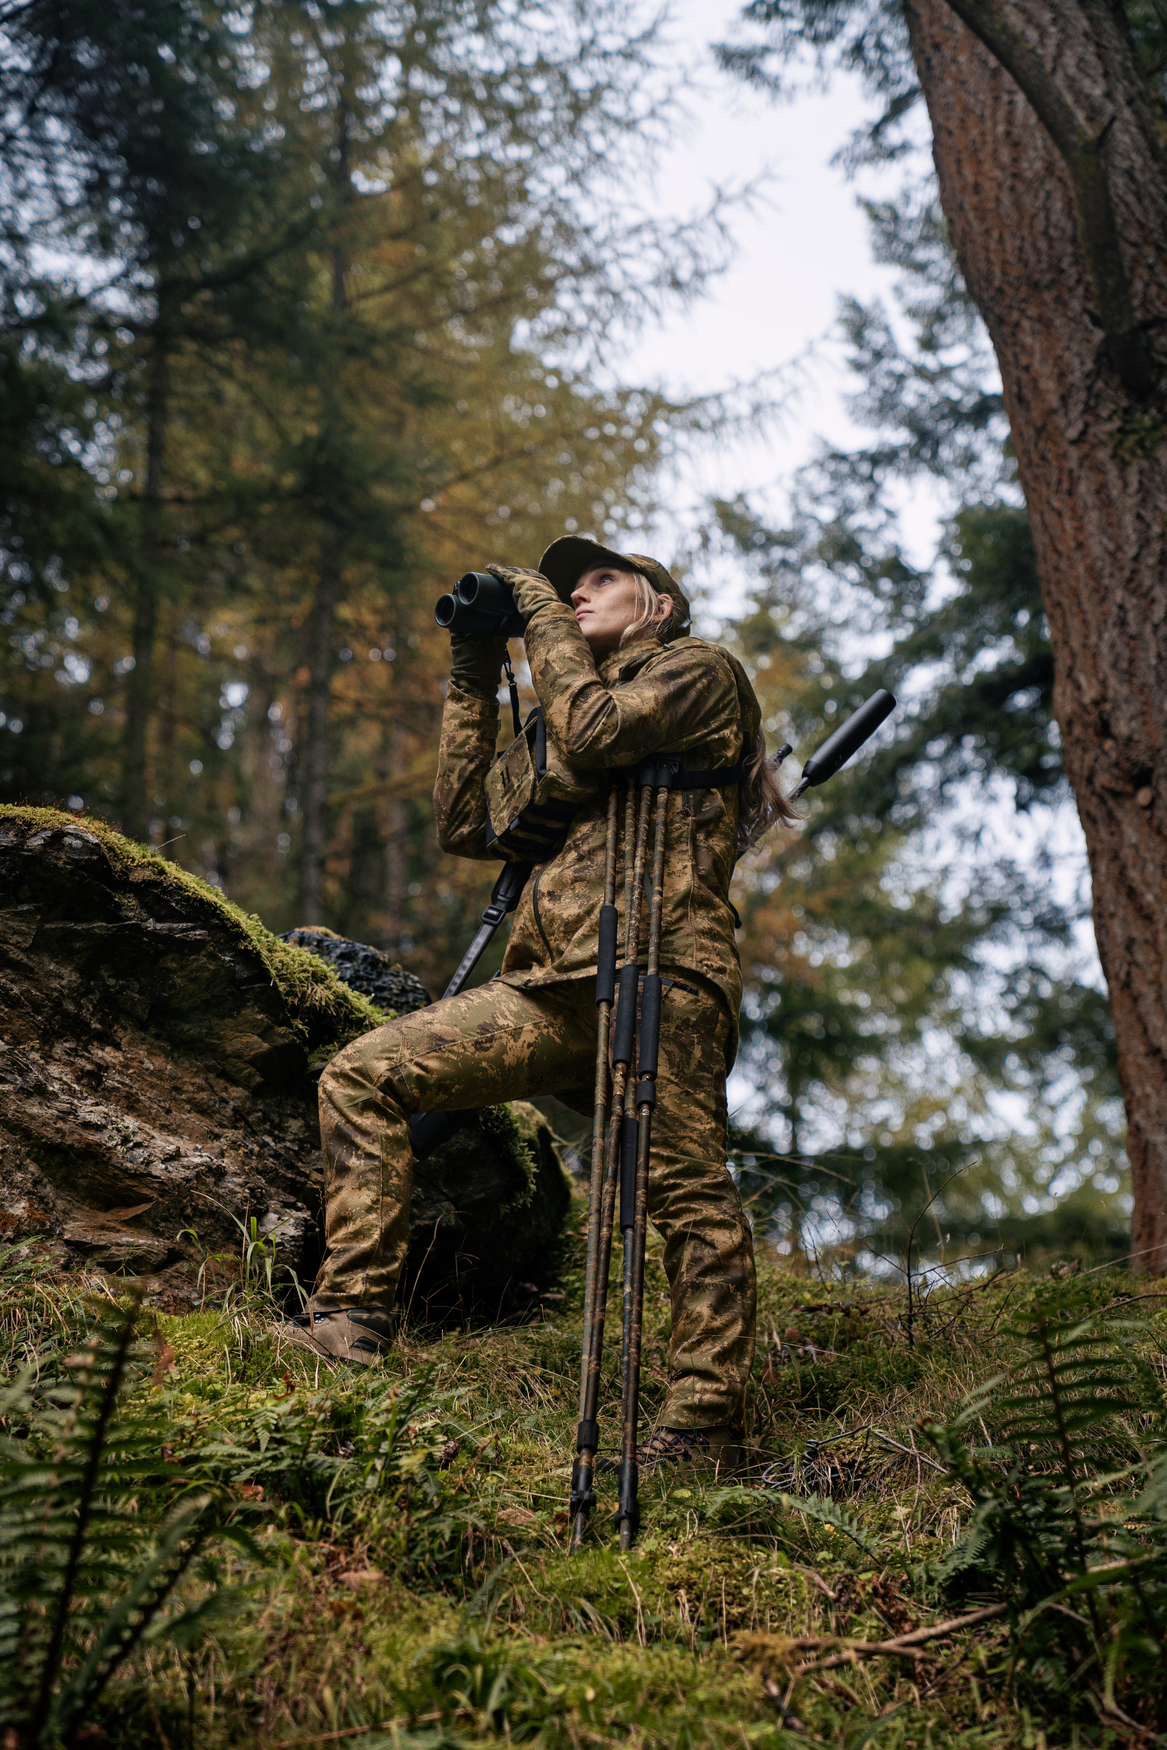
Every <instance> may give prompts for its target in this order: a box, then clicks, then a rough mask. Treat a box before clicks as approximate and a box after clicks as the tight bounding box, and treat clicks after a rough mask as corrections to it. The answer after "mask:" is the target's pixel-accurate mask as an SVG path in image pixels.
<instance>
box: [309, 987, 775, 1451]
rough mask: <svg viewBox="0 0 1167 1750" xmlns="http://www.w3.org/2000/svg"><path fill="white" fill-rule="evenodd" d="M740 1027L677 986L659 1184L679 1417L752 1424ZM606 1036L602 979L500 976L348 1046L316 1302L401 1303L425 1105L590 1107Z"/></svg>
mask: <svg viewBox="0 0 1167 1750" xmlns="http://www.w3.org/2000/svg"><path fill="white" fill-rule="evenodd" d="M728 1034H729V1018H728V1015H727V1014H726V1013H725V1010H724V1009H723V1008H722V1007H721V1005H720V1004H718V1003H717V1002H716V1001H715V1000H714V999H713V998H711V997H710V996H708V995H704V994H698V993H697V992H696V991H693V990H690V989H686V988H685V987H684V986H683V985H679V984H676V983H672V984H670V985H669V986H668V988H667V989H666V990H665V994H664V1002H663V1006H662V1015H661V1042H660V1072H659V1078H658V1081H657V1090H658V1093H657V1106H656V1112H655V1115H654V1119H653V1128H652V1157H651V1161H650V1166H649V1191H648V1199H649V1200H648V1213H649V1217H650V1219H651V1221H652V1223H653V1225H654V1227H655V1228H656V1229H657V1231H658V1233H659V1234H660V1235H661V1237H662V1239H663V1240H664V1260H663V1261H664V1268H665V1274H666V1276H667V1278H668V1283H669V1290H670V1296H671V1303H672V1334H671V1339H670V1343H669V1356H668V1364H669V1385H668V1391H667V1396H666V1401H665V1405H664V1409H663V1411H662V1413H661V1423H662V1425H663V1426H665V1427H672V1428H691V1429H700V1428H713V1427H718V1426H723V1425H726V1424H728V1425H729V1426H730V1427H733V1428H738V1429H740V1428H742V1426H743V1423H744V1407H745V1391H746V1381H747V1379H748V1377H749V1370H750V1364H751V1362H752V1360H753V1351H754V1324H755V1313H756V1297H755V1287H754V1253H753V1241H752V1238H751V1234H750V1229H749V1225H748V1223H747V1221H746V1219H745V1216H744V1214H743V1212H742V1206H741V1200H740V1198H739V1196H738V1193H737V1187H736V1186H735V1184H734V1182H733V1180H732V1178H731V1177H730V1174H729V1171H728V1169H727V1167H726V1164H725V1143H726V1136H725V1129H726V1108H725V1046H726V1040H727V1037H728ZM595 1050H596V1010H595V985H594V983H593V981H592V980H591V979H576V980H572V981H570V982H564V983H562V984H544V985H537V986H533V987H531V986H529V987H527V988H526V989H520V988H516V987H514V986H512V985H509V984H504V983H502V982H501V981H500V980H497V979H496V980H493V981H491V982H490V983H489V984H485V985H481V986H479V987H478V988H476V989H474V990H470V991H464V992H463V993H462V994H461V995H460V996H456V997H451V998H449V999H448V1000H446V1001H443V1002H440V1003H435V1004H434V1005H433V1006H432V1007H430V1008H427V1009H421V1010H418V1011H417V1012H415V1013H414V1014H412V1015H406V1016H403V1017H402V1019H401V1020H398V1021H391V1022H390V1023H389V1024H388V1025H387V1026H385V1027H378V1028H376V1029H375V1031H373V1032H371V1033H366V1034H365V1035H364V1036H363V1037H362V1038H360V1039H357V1040H355V1041H354V1043H353V1044H351V1045H349V1046H347V1047H346V1048H345V1049H344V1050H343V1051H341V1052H338V1053H337V1055H336V1057H334V1058H333V1060H332V1062H331V1063H330V1064H329V1066H328V1068H327V1069H326V1070H325V1072H324V1074H323V1076H322V1077H321V1080H320V1128H321V1135H322V1140H323V1146H324V1163H325V1194H326V1199H327V1207H326V1218H325V1237H326V1242H327V1251H326V1254H325V1258H324V1262H323V1264H322V1265H321V1268H320V1273H319V1276H318V1278H317V1282H316V1291H315V1294H314V1296H313V1301H314V1304H315V1305H316V1306H318V1307H321V1308H324V1307H343V1306H375V1305H376V1306H386V1307H389V1306H392V1305H393V1301H394V1296H395V1294H396V1291H397V1284H398V1279H399V1277H400V1275H401V1270H402V1267H403V1264H404V1261H405V1253H406V1247H407V1245H408V1241H409V1207H410V1196H411V1191H412V1183H413V1154H412V1150H411V1147H410V1133H409V1118H410V1115H411V1114H412V1113H415V1112H441V1111H446V1112H449V1111H458V1110H461V1109H464V1108H467V1107H477V1106H493V1105H497V1104H498V1103H499V1102H500V1101H504V1100H512V1099H524V1098H528V1097H531V1096H537V1095H539V1094H556V1095H558V1096H559V1097H560V1098H563V1097H564V1096H565V1095H566V1096H567V1098H568V1103H569V1104H571V1105H575V1106H578V1107H580V1108H584V1107H586V1106H590V1103H591V1086H592V1081H593V1076H594V1064H595ZM585 1089H586V1090H587V1092H586V1093H583V1092H582V1090H585Z"/></svg>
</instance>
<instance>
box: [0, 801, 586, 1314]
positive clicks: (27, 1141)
mask: <svg viewBox="0 0 1167 1750" xmlns="http://www.w3.org/2000/svg"><path fill="white" fill-rule="evenodd" d="M373 952H375V951H373ZM0 1008H2V1009H3V1011H4V1015H5V1026H4V1029H3V1037H2V1038H0V1240H3V1239H5V1238H14V1239H28V1238H37V1237H39V1238H42V1239H45V1240H48V1241H56V1242H62V1243H63V1245H64V1247H65V1249H66V1250H65V1255H66V1257H67V1258H68V1259H70V1260H71V1261H73V1262H74V1263H76V1264H78V1265H84V1266H86V1267H88V1268H91V1269H92V1268H95V1267H96V1268H102V1269H106V1270H112V1271H116V1272H118V1273H121V1274H129V1275H136V1276H139V1277H142V1278H144V1279H145V1281H146V1284H147V1294H148V1298H150V1299H151V1300H152V1301H153V1302H154V1303H155V1304H157V1305H160V1306H163V1307H165V1308H167V1309H169V1310H174V1311H181V1310H184V1308H186V1307H188V1306H189V1305H190V1304H192V1303H193V1301H194V1299H195V1298H196V1294H197V1293H201V1288H202V1286H205V1284H206V1283H208V1282H209V1283H210V1284H211V1286H212V1289H213V1290H215V1291H216V1292H221V1291H222V1290H223V1289H224V1288H225V1287H226V1285H227V1283H228V1282H230V1280H231V1279H232V1277H233V1276H237V1275H238V1273H239V1265H240V1259H241V1254H242V1251H243V1249H244V1238H243V1228H244V1227H245V1226H246V1227H248V1228H249V1227H250V1223H251V1221H252V1220H253V1219H254V1221H255V1223H256V1231H257V1235H258V1236H264V1235H269V1236H270V1235H273V1234H274V1235H275V1244H276V1249H277V1256H278V1258H279V1260H280V1261H281V1262H282V1263H283V1264H284V1265H285V1266H287V1267H288V1268H289V1269H291V1270H294V1271H295V1273H296V1275H297V1276H298V1277H299V1278H300V1280H301V1281H302V1282H304V1283H305V1284H310V1283H311V1280H312V1277H313V1276H314V1274H315V1270H316V1265H317V1263H318V1261H319V1256H320V1248H321V1239H320V1234H321V1218H322V1213H323V1212H322V1202H323V1198H322V1192H323V1181H322V1173H321V1166H320V1153H319V1130H318V1125H317V1116H316V1087H315V1082H314V1081H313V1079H312V1078H311V1076H310V1074H309V1062H310V1060H316V1061H318V1060H319V1059H320V1058H322V1057H327V1056H328V1055H330V1054H331V1053H332V1052H334V1051H335V1050H336V1049H337V1048H338V1047H339V1046H341V1045H344V1044H346V1043H347V1042H348V1041H349V1040H351V1039H354V1038H356V1037H357V1036H358V1035H359V1034H361V1033H363V1032H366V1031H368V1029H369V1028H371V1027H376V1026H380V1025H382V1024H383V1023H384V1022H385V1021H387V1020H390V1019H392V1018H393V1012H392V1011H385V1010H382V1009H380V1008H378V1007H377V1006H376V1005H375V1004H374V1003H372V1002H370V1001H369V999H368V998H367V997H366V996H363V995H361V994H360V993H359V992H358V991H356V990H353V989H351V988H350V987H349V986H348V985H347V984H345V983H344V982H343V981H342V979H340V978H338V977H337V975H336V972H335V971H334V970H333V968H332V967H331V966H330V965H329V964H328V963H327V962H326V961H325V960H323V959H321V958H319V957H318V956H317V955H316V954H312V953H308V952H307V951H305V950H304V949H302V948H299V947H296V946H294V945H293V944H291V943H287V942H284V941H281V940H280V939H279V938H278V937H277V936H274V935H273V934H272V933H271V931H269V930H267V929H266V928H265V927H264V925H263V924H262V923H261V922H260V921H259V919H258V918H255V917H249V916H248V915H247V914H246V913H244V912H242V911H240V910H239V908H238V907H237V906H234V905H232V904H231V903H230V901H229V900H227V899H225V898H224V897H223V895H222V894H220V893H217V892H216V891H215V890H214V889H213V888H211V887H209V886H207V885H206V883H204V882H202V881H200V880H198V878H197V877H195V876H193V875H190V874H188V873H187V872H186V871H185V870H183V869H181V868H179V867H178V866H177V865H176V864H174V863H169V862H167V861H166V860H165V859H164V858H162V857H161V856H159V855H158V854H157V853H156V852H153V851H150V850H147V849H145V848H143V847H142V846H139V845H135V844H133V843H131V841H130V840H128V839H126V838H124V837H123V836H122V835H121V834H120V833H118V832H116V831H115V830H114V829H113V828H111V827H109V826H107V825H105V824H104V823H103V822H100V821H96V820H93V819H91V818H89V817H85V818H83V819H78V818H77V817H76V816H74V815H70V814H66V813H63V812H61V811H58V810H56V809H46V808H14V807H8V806H5V807H0ZM567 1201H568V1192H567V1186H566V1181H565V1179H564V1175H563V1171H562V1167H561V1165H560V1163H559V1160H558V1156H557V1152H556V1148H555V1144H554V1141H553V1139H552V1137H551V1133H550V1130H549V1129H548V1127H547V1126H546V1125H545V1124H544V1123H543V1121H542V1120H541V1119H540V1118H539V1117H538V1115H537V1114H536V1113H535V1112H534V1111H533V1109H519V1110H518V1111H517V1112H515V1113H513V1114H509V1115H508V1110H507V1109H506V1108H502V1109H499V1110H498V1111H497V1112H495V1113H484V1114H482V1115H481V1116H480V1117H479V1119H478V1120H477V1122H476V1124H475V1125H474V1126H473V1127H472V1129H470V1130H468V1131H467V1132H465V1133H460V1134H459V1135H456V1136H455V1137H453V1138H452V1139H451V1140H450V1141H449V1142H447V1143H445V1144H444V1145H443V1146H442V1148H440V1149H438V1150H436V1151H435V1152H434V1154H433V1155H432V1156H431V1157H430V1158H429V1159H428V1160H427V1161H425V1162H422V1163H419V1165H418V1170H417V1175H416V1184H415V1233H414V1244H413V1246H412V1247H411V1251H410V1266H409V1268H410V1275H411V1290H410V1291H411V1293H413V1294H414V1295H415V1298H416V1297H417V1296H418V1295H420V1297H421V1302H423V1303H424V1302H426V1301H428V1300H430V1299H433V1300H434V1303H435V1305H436V1304H437V1300H438V1299H439V1298H444V1300H445V1301H447V1302H448V1301H451V1300H453V1301H454V1302H455V1303H457V1304H462V1305H464V1304H466V1303H467V1301H468V1299H473V1300H474V1301H475V1302H476V1303H479V1304H483V1305H486V1304H488V1303H490V1302H491V1300H493V1301H494V1302H495V1303H499V1302H502V1301H507V1302H508V1304H509V1300H508V1297H509V1298H512V1299H513V1296H514V1293H515V1291H516V1284H517V1283H519V1282H521V1281H527V1280H531V1279H533V1281H534V1283H535V1284H536V1285H540V1286H541V1285H542V1284H543V1283H545V1282H546V1280H547V1274H546V1272H547V1268H548V1260H549V1258H550V1256H551V1254H552V1252H553V1250H554V1243H553V1242H554V1236H555V1234H556V1233H557V1231H558V1227H559V1224H560V1223H561V1221H562V1216H563V1212H564V1210H565V1209H566V1206H567ZM208 1257H209V1258H210V1259H211V1260H212V1264H211V1267H210V1269H209V1272H205V1273H204V1275H203V1277H202V1279H201V1283H200V1280H199V1274H198V1273H199V1269H200V1266H201V1265H202V1264H203V1263H204V1261H205V1260H206V1259H207V1258H208ZM196 1285H198V1286H197V1288H196Z"/></svg>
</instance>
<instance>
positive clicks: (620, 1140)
mask: <svg viewBox="0 0 1167 1750" xmlns="http://www.w3.org/2000/svg"><path fill="white" fill-rule="evenodd" d="M618 796H619V790H618V787H617V786H616V785H613V787H612V791H611V794H610V796H609V799H608V846H609V855H608V857H607V858H606V859H605V862H606V868H605V906H606V907H607V906H608V905H610V904H611V901H610V900H609V899H608V898H607V895H608V894H609V893H610V894H611V895H612V897H613V898H614V897H615V888H616V877H615V861H616V815H617V803H616V798H617V797H618ZM651 797H652V786H651V784H645V785H642V786H641V789H640V793H639V797H637V795H636V792H635V791H634V790H633V788H632V786H631V785H629V788H628V791H627V795H626V799H625V805H624V897H625V909H624V965H623V966H622V967H621V969H620V995H619V1002H618V1005H617V1009H616V1026H615V1028H614V1029H612V1030H611V1034H610V1038H611V1078H612V1079H611V1087H612V1098H611V1105H610V1106H609V1107H608V1109H607V1112H606V1113H605V1112H604V1110H603V1108H604V1107H605V1106H606V1105H607V1090H608V1055H609V1044H608V1039H607V1038H604V1037H603V1035H604V1033H605V1031H606V1030H607V1029H606V1026H605V1023H606V1020H607V1018H608V1016H610V1014H611V995H614V994H615V958H616V955H615V945H616V922H617V920H616V911H615V906H614V905H612V908H611V911H610V912H609V913H608V919H607V923H606V925H605V923H604V922H603V921H602V922H601V932H602V933H601V938H600V940H601V946H602V948H607V950H608V957H607V965H605V961H604V959H603V958H601V959H600V961H599V970H598V975H597V979H596V1000H597V1005H598V1006H599V1009H600V1038H598V1039H597V1045H596V1088H597V1091H599V1090H602V1094H601V1097H600V1098H599V1099H598V1100H597V1102H596V1117H595V1120H594V1126H593V1144H592V1150H593V1152H592V1201H591V1208H590V1209H589V1212H588V1252H589V1269H588V1273H587V1275H586V1276H585V1279H584V1297H585V1299H584V1335H583V1357H582V1365H581V1368H580V1394H579V1397H580V1420H579V1430H578V1432H577V1434H576V1450H577V1458H576V1462H575V1466H574V1468H573V1470H572V1476H571V1515H572V1530H571V1547H572V1549H573V1550H575V1549H579V1548H580V1546H581V1544H582V1543H583V1537H584V1532H585V1531H586V1529H587V1516H588V1513H589V1511H590V1510H591V1508H592V1507H594V1506H595V1495H594V1494H593V1492H592V1476H593V1467H594V1465H595V1458H596V1449H597V1447H598V1446H599V1443H600V1442H599V1426H598V1423H597V1419H596V1411H597V1408H598V1404H599V1396H600V1367H601V1365H602V1362H603V1351H604V1320H605V1314H606V1311H607V1300H608V1270H609V1267H610V1264H611V1258H612V1229H613V1226H614V1225H615V1205H616V1181H617V1179H618V1178H619V1179H620V1182H621V1223H620V1225H621V1227H622V1228H623V1227H624V1219H623V1218H624V1204H625V1200H626V1196H627V1193H626V1191H625V1189H624V1187H625V1184H626V1183H630V1182H631V1175H632V1172H633V1170H634V1169H633V1167H632V1164H631V1160H629V1165H628V1167H627V1168H626V1169H625V1167H624V1164H623V1162H624V1159H628V1156H629V1151H628V1148H627V1145H626V1142H625V1137H626V1134H627V1131H628V1128H629V1126H631V1127H632V1141H633V1147H634V1146H635V1120H634V1119H633V1118H632V1115H631V1113H630V1112H628V1113H626V1111H625V1103H626V1096H627V1091H628V1070H629V1067H630V1065H631V1062H632V1050H633V1041H634V1037H635V1033H636V1006H637V996H638V994H639V983H640V973H639V967H638V960H639V957H640V909H641V908H640V900H641V895H642V894H643V892H644V857H645V849H646V846H647V843H648V817H649V811H650V808H649V805H650V801H651ZM609 941H610V944H611V946H610V947H608V943H609ZM607 993H611V995H608V994H607ZM605 1117H606V1119H607V1122H606V1124H605V1122H604V1119H605ZM597 1140H598V1141H599V1143H600V1148H599V1149H598V1150H597V1148H596V1141H597ZM597 1155H600V1156H601V1157H602V1161H603V1180H602V1185H599V1184H598V1181H599V1171H598V1168H597ZM622 1157H623V1159H622ZM597 1189H599V1190H600V1196H599V1197H598V1198H597V1196H596V1191H597ZM629 1226H631V1221H630V1222H629ZM593 1229H595V1230H596V1247H595V1262H594V1266H593V1265H592V1262H591V1250H592V1247H591V1238H592V1231H593ZM628 1246H629V1241H628V1239H627V1237H626V1240H625V1273H626V1277H627V1270H628V1258H629V1252H628ZM589 1285H590V1289H591V1293H590V1297H589V1294H588V1288H589ZM633 1470H634V1471H635V1462H634V1463H633Z"/></svg>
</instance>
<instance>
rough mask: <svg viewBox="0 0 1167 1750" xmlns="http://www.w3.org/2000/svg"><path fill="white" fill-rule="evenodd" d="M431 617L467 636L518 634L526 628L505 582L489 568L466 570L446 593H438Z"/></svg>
mask: <svg viewBox="0 0 1167 1750" xmlns="http://www.w3.org/2000/svg"><path fill="white" fill-rule="evenodd" d="M434 619H435V620H436V621H437V623H438V625H439V626H442V627H444V628H445V630H446V631H447V632H450V633H455V632H457V633H460V634H462V635H463V636H465V637H470V638H521V637H522V636H523V633H524V632H525V631H526V630H527V619H526V615H524V614H520V612H519V610H518V608H517V607H516V606H515V598H514V596H513V595H512V594H511V592H510V590H509V589H508V587H507V585H506V584H505V583H502V582H500V580H499V579H498V578H497V577H495V576H494V575H493V573H491V572H489V571H468V572H467V573H466V575H465V576H464V577H460V578H459V579H458V581H457V583H456V584H455V585H454V588H453V591H452V593H451V594H449V595H442V596H439V597H438V599H437V602H436V604H435V606H434Z"/></svg>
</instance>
